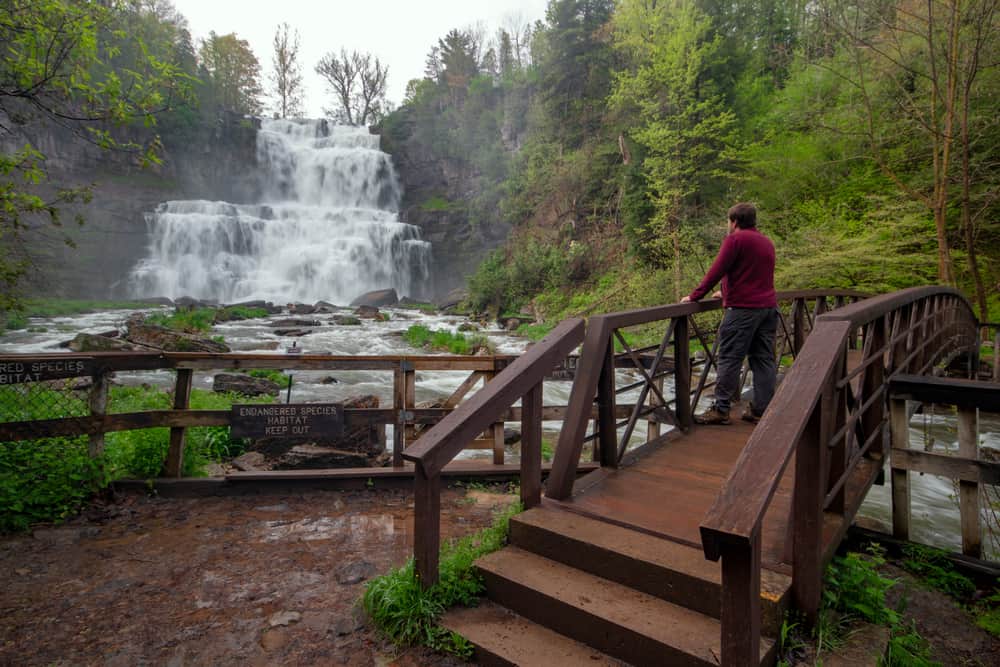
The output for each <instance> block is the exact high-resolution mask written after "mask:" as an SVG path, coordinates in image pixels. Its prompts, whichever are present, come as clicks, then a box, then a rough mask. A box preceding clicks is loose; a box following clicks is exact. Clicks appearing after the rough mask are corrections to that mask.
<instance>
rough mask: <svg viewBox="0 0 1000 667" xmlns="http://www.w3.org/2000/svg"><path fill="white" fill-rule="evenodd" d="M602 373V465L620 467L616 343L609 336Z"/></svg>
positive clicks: (599, 388)
mask: <svg viewBox="0 0 1000 667" xmlns="http://www.w3.org/2000/svg"><path fill="white" fill-rule="evenodd" d="M602 359H603V363H602V364H601V375H600V377H599V378H598V380H597V432H598V437H597V441H598V444H599V446H600V448H601V449H600V457H601V458H600V461H601V466H602V467H608V468H617V467H618V429H617V428H616V427H615V343H614V339H613V338H612V337H611V336H608V345H607V347H606V348H605V350H604V355H603V357H602Z"/></svg>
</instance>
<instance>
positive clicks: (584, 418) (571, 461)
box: [545, 315, 611, 500]
mask: <svg viewBox="0 0 1000 667" xmlns="http://www.w3.org/2000/svg"><path fill="white" fill-rule="evenodd" d="M610 337H611V328H610V327H609V326H608V323H607V319H606V318H605V317H603V316H601V315H597V316H594V317H592V318H590V321H589V322H588V323H587V334H586V338H585V339H584V341H583V351H582V352H581V354H580V364H579V366H578V368H577V371H576V381H575V382H573V388H572V390H571V391H570V397H569V406H568V408H567V410H566V419H565V421H564V423H563V428H562V430H561V431H560V432H559V443H558V445H557V446H556V452H555V456H554V457H553V460H552V474H551V475H549V479H548V482H547V483H546V484H545V495H546V497H549V498H555V499H557V500H561V499H565V498H568V497H569V496H570V494H571V493H572V491H573V482H574V481H575V479H576V466H577V463H578V462H579V460H580V452H581V451H582V450H583V442H584V438H585V436H586V434H587V424H588V422H589V421H590V419H591V412H592V409H593V404H594V396H595V395H596V394H597V384H598V381H599V379H600V374H601V368H602V366H603V365H604V359H605V351H606V350H607V345H608V340H609V339H610Z"/></svg>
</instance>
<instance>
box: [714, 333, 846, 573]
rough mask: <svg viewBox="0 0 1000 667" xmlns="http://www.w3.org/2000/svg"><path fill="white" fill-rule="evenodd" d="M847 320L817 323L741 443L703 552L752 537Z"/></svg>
mask: <svg viewBox="0 0 1000 667" xmlns="http://www.w3.org/2000/svg"><path fill="white" fill-rule="evenodd" d="M849 330H850V325H849V323H843V322H838V323H835V324H834V323H831V324H830V326H825V327H821V328H817V329H816V330H815V331H813V333H812V334H811V335H810V336H809V338H808V339H807V340H806V344H805V346H804V347H803V348H802V354H801V356H800V357H799V359H798V360H797V361H796V362H795V365H793V366H792V370H791V371H790V372H789V373H788V375H787V376H786V377H785V380H784V381H783V382H782V383H781V385H780V386H779V387H778V391H777V392H776V393H775V395H774V399H773V400H772V401H771V405H770V406H769V407H768V411H767V412H766V413H765V414H764V418H763V419H762V420H761V421H760V423H759V424H758V425H757V428H755V429H754V431H753V434H752V435H751V436H750V439H749V440H748V441H747V444H746V447H744V448H743V450H742V452H741V454H740V457H739V459H738V460H737V463H736V465H735V466H734V467H733V470H732V472H731V473H730V476H729V478H728V479H727V480H726V483H725V484H724V485H723V488H722V490H721V492H720V493H719V495H718V497H717V498H716V501H715V503H714V504H713V505H712V508H711V509H710V510H709V511H708V514H707V515H706V516H705V519H704V520H703V521H702V524H701V533H702V543H703V545H704V549H705V555H706V557H708V558H709V559H710V560H717V559H718V558H719V556H720V555H721V552H720V551H719V549H720V547H721V543H722V541H723V540H727V539H728V540H731V539H732V538H734V537H735V538H739V539H742V540H749V539H750V538H751V536H752V535H753V534H754V533H755V532H756V530H757V528H758V526H759V524H760V521H761V520H762V518H763V516H764V512H765V510H766V509H767V506H768V504H769V503H770V501H771V497H772V496H773V495H774V492H775V489H776V488H777V483H778V480H779V479H780V477H781V474H782V472H784V469H785V466H786V465H787V464H788V460H789V458H790V457H791V454H792V451H793V450H792V447H793V445H794V443H797V442H798V441H799V438H800V437H801V436H802V434H803V433H804V432H805V430H806V426H807V425H808V422H809V419H810V415H811V414H812V409H813V408H814V407H815V405H816V403H817V402H818V401H819V398H820V395H821V393H822V391H823V387H824V385H825V384H826V383H827V382H829V381H830V380H831V378H832V376H833V372H834V369H835V368H836V367H837V364H838V361H839V360H840V359H842V358H843V352H844V343H845V341H846V337H847V334H848V331H849Z"/></svg>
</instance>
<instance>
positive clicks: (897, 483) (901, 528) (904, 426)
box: [889, 398, 910, 540]
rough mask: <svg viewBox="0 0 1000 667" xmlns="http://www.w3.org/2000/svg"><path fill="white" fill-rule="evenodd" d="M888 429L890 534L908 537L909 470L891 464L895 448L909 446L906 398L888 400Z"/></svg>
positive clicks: (902, 538)
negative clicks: (890, 504)
mask: <svg viewBox="0 0 1000 667" xmlns="http://www.w3.org/2000/svg"><path fill="white" fill-rule="evenodd" d="M889 410H890V415H889V418H890V420H891V421H890V427H889V428H890V430H891V431H892V451H891V454H890V462H889V465H890V470H891V476H892V536H893V537H895V538H896V539H898V540H909V539H910V471H909V470H907V469H906V468H897V467H895V466H893V465H892V457H893V456H895V450H897V449H909V448H910V419H909V415H907V412H906V400H905V399H901V398H893V399H892V400H891V401H890V407H889Z"/></svg>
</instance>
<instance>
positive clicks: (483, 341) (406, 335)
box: [403, 324, 493, 354]
mask: <svg viewBox="0 0 1000 667" xmlns="http://www.w3.org/2000/svg"><path fill="white" fill-rule="evenodd" d="M403 340H405V341H406V342H407V343H409V344H410V345H412V346H413V347H426V348H430V349H432V350H440V351H443V352H450V353H451V354H474V353H475V352H476V351H477V350H480V349H486V350H492V349H493V344H492V343H490V342H489V340H487V338H486V337H485V336H469V337H466V336H465V334H461V333H452V332H451V331H448V330H446V329H440V330H433V329H430V328H428V327H426V326H424V325H422V324H414V325H413V326H411V327H410V328H409V329H407V330H406V331H405V332H403Z"/></svg>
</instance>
